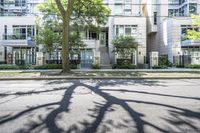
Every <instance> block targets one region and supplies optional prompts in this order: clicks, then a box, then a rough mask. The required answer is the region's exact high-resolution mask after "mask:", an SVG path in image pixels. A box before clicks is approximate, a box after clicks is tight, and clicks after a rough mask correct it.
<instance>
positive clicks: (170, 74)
mask: <svg viewBox="0 0 200 133" xmlns="http://www.w3.org/2000/svg"><path fill="white" fill-rule="evenodd" d="M41 76H42V77H44V76H60V75H59V73H58V72H57V73H56V72H54V73H49V72H42V73H41V72H0V77H41ZM62 76H63V75H62ZM66 76H105V77H109V76H116V77H119V76H122V77H130V76H137V77H200V72H123V71H121V72H120V71H119V72H85V71H84V72H73V73H71V74H68V75H66Z"/></svg>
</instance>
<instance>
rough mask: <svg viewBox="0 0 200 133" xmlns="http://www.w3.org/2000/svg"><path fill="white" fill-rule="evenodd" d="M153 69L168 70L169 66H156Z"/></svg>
mask: <svg viewBox="0 0 200 133" xmlns="http://www.w3.org/2000/svg"><path fill="white" fill-rule="evenodd" d="M152 68H153V69H166V68H167V66H159V65H158V66H157V65H156V66H153V67H152Z"/></svg>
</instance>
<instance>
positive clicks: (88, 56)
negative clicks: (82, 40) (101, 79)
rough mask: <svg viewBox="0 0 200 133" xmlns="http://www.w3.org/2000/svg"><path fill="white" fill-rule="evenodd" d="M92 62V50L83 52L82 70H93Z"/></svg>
mask: <svg viewBox="0 0 200 133" xmlns="http://www.w3.org/2000/svg"><path fill="white" fill-rule="evenodd" d="M92 62H93V52H92V50H81V68H91V65H92Z"/></svg>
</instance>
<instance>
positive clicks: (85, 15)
mask: <svg viewBox="0 0 200 133" xmlns="http://www.w3.org/2000/svg"><path fill="white" fill-rule="evenodd" d="M61 2H62V4H63V7H67V2H66V0H61ZM38 8H39V10H40V11H41V12H42V13H43V19H44V20H46V21H49V20H51V21H55V22H57V23H61V21H60V19H62V15H61V14H60V12H59V10H58V8H57V6H56V4H55V0H47V1H46V2H45V3H42V4H40V5H39V6H38ZM110 11H111V10H110V9H109V8H108V7H107V6H105V5H104V4H103V0H74V6H73V12H72V15H71V17H70V20H71V22H72V23H73V22H76V23H78V24H79V25H87V26H101V25H104V24H106V21H107V18H108V15H109V14H110Z"/></svg>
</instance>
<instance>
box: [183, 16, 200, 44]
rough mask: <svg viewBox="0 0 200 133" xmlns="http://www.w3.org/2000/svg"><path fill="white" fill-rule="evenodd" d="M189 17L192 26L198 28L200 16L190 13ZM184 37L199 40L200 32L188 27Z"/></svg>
mask: <svg viewBox="0 0 200 133" xmlns="http://www.w3.org/2000/svg"><path fill="white" fill-rule="evenodd" d="M191 18H192V26H193V28H199V27H200V16H199V15H192V16H191ZM186 38H188V39H194V40H199V39H200V32H199V31H196V30H194V29H189V30H187V36H186Z"/></svg>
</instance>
